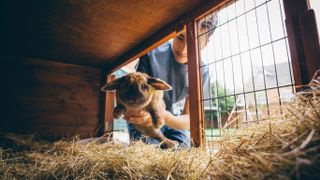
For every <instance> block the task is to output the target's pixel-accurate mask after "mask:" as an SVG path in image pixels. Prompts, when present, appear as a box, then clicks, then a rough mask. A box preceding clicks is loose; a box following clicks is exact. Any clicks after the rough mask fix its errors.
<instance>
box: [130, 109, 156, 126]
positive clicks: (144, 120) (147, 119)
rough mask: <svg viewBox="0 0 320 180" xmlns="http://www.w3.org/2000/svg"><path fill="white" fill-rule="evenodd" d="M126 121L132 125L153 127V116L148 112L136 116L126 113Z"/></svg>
mask: <svg viewBox="0 0 320 180" xmlns="http://www.w3.org/2000/svg"><path fill="white" fill-rule="evenodd" d="M124 119H125V120H127V121H128V122H129V123H131V124H138V125H139V124H145V125H148V126H152V119H151V115H150V113H148V112H146V111H140V112H137V113H134V114H129V113H125V114H124Z"/></svg>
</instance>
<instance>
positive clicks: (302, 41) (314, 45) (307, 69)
mask: <svg viewBox="0 0 320 180" xmlns="http://www.w3.org/2000/svg"><path fill="white" fill-rule="evenodd" d="M283 4H284V10H285V15H286V20H285V22H286V28H287V33H288V42H289V49H290V54H291V61H292V70H293V75H294V79H295V85H296V86H300V85H304V84H308V83H309V81H310V80H311V78H312V76H313V74H314V73H315V70H316V69H319V68H320V63H319V58H320V48H319V36H318V32H317V27H316V21H315V17H314V12H313V11H312V10H311V11H310V10H309V7H308V1H307V0H294V1H292V0H283ZM297 90H299V89H297Z"/></svg>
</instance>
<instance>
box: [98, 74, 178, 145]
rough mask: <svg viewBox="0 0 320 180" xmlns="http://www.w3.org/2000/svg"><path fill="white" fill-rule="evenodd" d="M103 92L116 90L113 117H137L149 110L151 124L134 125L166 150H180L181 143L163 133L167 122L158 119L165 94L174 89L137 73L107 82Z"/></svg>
mask: <svg viewBox="0 0 320 180" xmlns="http://www.w3.org/2000/svg"><path fill="white" fill-rule="evenodd" d="M101 90H102V91H112V90H116V99H117V106H116V107H115V108H114V110H113V117H114V118H119V117H120V116H121V114H124V113H127V114H133V115H134V114H135V113H137V112H140V111H147V112H149V113H150V115H151V118H152V124H150V123H148V122H146V123H142V124H134V126H135V127H136V129H137V130H138V131H140V132H141V133H142V134H144V135H145V136H148V137H152V138H155V139H157V140H159V141H160V142H162V144H161V147H163V148H174V147H177V145H178V142H176V141H173V140H170V139H168V138H166V137H165V136H164V135H163V134H162V132H161V130H160V128H161V127H162V126H163V125H164V121H163V119H161V118H160V116H159V108H161V107H162V108H165V103H164V101H163V91H167V90H171V86H170V85H169V84H167V83H166V82H164V81H162V80H160V79H158V78H154V77H150V76H148V75H147V74H145V73H139V72H135V73H129V74H127V75H125V76H123V77H121V78H118V79H115V80H113V81H112V82H110V83H107V84H106V85H104V86H103V87H102V88H101Z"/></svg>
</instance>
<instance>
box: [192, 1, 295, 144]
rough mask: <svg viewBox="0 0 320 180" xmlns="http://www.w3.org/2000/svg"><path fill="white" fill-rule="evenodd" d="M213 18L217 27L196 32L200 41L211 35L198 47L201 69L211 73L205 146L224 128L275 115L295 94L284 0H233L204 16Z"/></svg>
mask: <svg viewBox="0 0 320 180" xmlns="http://www.w3.org/2000/svg"><path fill="white" fill-rule="evenodd" d="M212 16H217V19H218V22H217V26H216V28H211V29H206V30H205V31H204V32H199V33H198V42H200V43H201V42H202V41H200V39H201V38H203V37H204V36H208V35H209V34H210V32H211V33H212V31H214V32H213V35H212V36H211V37H210V38H209V41H208V42H206V46H203V45H201V44H200V43H199V44H198V46H199V52H200V53H199V56H200V57H199V58H200V59H201V64H202V65H201V67H200V69H201V70H202V71H203V70H204V69H206V70H208V71H209V74H210V75H209V77H210V78H209V81H210V86H209V87H204V91H209V92H210V96H209V97H204V98H203V99H202V101H203V103H204V112H205V127H206V130H205V134H206V141H207V143H208V145H209V146H210V141H211V140H214V139H215V138H217V137H220V136H221V132H222V131H221V128H223V127H224V126H227V127H229V129H232V128H238V127H239V126H240V125H241V124H243V123H252V122H254V123H258V122H259V121H263V120H265V119H270V118H275V117H278V116H279V113H281V111H280V112H279V109H280V110H281V107H282V105H283V104H285V103H286V102H288V101H290V99H291V97H292V95H293V92H294V87H293V85H294V80H293V76H292V70H291V61H290V55H289V48H288V42H287V34H286V29H285V25H284V11H283V5H282V0H238V1H235V0H233V1H231V2H229V3H228V4H226V5H224V6H223V7H221V8H219V9H217V10H215V11H213V12H211V13H209V14H207V15H206V16H205V17H204V18H210V17H212ZM200 22H201V20H200V21H199V22H198V25H199V26H200ZM200 47H203V48H200Z"/></svg>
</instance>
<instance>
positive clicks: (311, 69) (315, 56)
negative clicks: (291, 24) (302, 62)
mask: <svg viewBox="0 0 320 180" xmlns="http://www.w3.org/2000/svg"><path fill="white" fill-rule="evenodd" d="M299 22H300V31H301V39H302V43H303V50H304V52H305V58H306V67H307V69H308V79H309V80H311V79H312V77H313V75H314V73H315V72H316V71H317V70H318V69H320V45H319V35H318V30H317V24H316V18H315V13H314V11H313V10H308V11H306V12H304V13H303V14H301V15H300V16H299Z"/></svg>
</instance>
